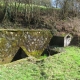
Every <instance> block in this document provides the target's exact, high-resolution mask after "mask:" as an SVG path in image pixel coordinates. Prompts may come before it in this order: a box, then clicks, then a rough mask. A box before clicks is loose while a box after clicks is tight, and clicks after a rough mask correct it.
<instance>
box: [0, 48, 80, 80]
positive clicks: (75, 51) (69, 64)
mask: <svg viewBox="0 0 80 80" xmlns="http://www.w3.org/2000/svg"><path fill="white" fill-rule="evenodd" d="M0 80H80V48H79V47H66V48H65V51H64V52H62V53H59V54H56V55H53V56H50V57H47V58H45V59H42V60H36V59H35V58H32V57H31V58H26V59H22V60H19V61H16V62H13V63H9V64H5V65H1V66H0Z"/></svg>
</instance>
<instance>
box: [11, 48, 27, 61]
mask: <svg viewBox="0 0 80 80" xmlns="http://www.w3.org/2000/svg"><path fill="white" fill-rule="evenodd" d="M26 57H28V56H27V54H26V53H25V52H24V51H23V49H22V48H20V49H19V50H18V52H17V53H16V54H15V56H14V57H13V59H12V61H11V62H13V61H17V60H20V59H23V58H26Z"/></svg>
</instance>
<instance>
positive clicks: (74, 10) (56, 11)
mask: <svg viewBox="0 0 80 80" xmlns="http://www.w3.org/2000/svg"><path fill="white" fill-rule="evenodd" d="M50 3H51V2H50V0H46V1H43V0H36V1H35V0H29V1H28V0H17V1H16V0H11V1H10V0H4V1H3V0H2V1H1V2H0V15H2V16H0V26H1V27H3V28H13V27H14V26H15V27H16V28H17V27H19V28H20V27H22V28H23V27H24V28H30V29H31V28H35V29H36V28H38V29H39V28H47V29H52V28H54V27H55V22H56V21H58V20H66V19H67V18H74V17H78V18H79V16H80V14H79V4H80V2H79V1H78V0H55V3H54V4H55V5H56V8H54V7H52V6H51V4H50ZM77 5H78V6H77ZM6 25H7V27H5V26H6Z"/></svg>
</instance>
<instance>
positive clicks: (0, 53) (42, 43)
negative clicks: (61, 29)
mask: <svg viewBox="0 0 80 80" xmlns="http://www.w3.org/2000/svg"><path fill="white" fill-rule="evenodd" d="M51 38H52V34H51V32H50V31H49V30H25V29H12V30H10V29H3V30H0V64H2V63H8V62H11V60H12V59H13V57H14V56H15V54H16V53H17V51H18V50H19V49H20V48H22V49H23V50H24V51H25V53H26V54H27V55H28V56H35V57H38V56H40V55H41V54H42V52H43V51H44V50H45V48H46V47H47V45H48V43H49V42H50V39H51Z"/></svg>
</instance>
